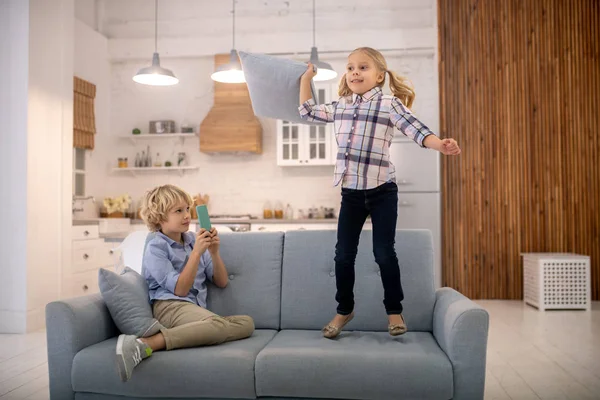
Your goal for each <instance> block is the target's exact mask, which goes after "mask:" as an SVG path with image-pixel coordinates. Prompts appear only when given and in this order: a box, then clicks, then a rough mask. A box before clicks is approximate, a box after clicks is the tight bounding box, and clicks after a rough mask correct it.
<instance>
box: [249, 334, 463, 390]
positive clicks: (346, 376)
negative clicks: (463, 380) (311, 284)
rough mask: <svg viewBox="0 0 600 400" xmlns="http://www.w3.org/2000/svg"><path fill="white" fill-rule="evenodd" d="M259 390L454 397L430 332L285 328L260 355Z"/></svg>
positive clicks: (447, 363) (446, 366) (442, 357)
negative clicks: (334, 332) (326, 333)
mask: <svg viewBox="0 0 600 400" xmlns="http://www.w3.org/2000/svg"><path fill="white" fill-rule="evenodd" d="M255 373H256V394H257V395H258V396H281V397H286V396H289V397H319V398H332V399H333V398H343V399H450V398H452V394H453V382H452V365H451V364H450V361H449V360H448V358H447V357H446V354H445V353H444V352H443V351H442V350H441V349H440V347H439V346H438V344H437V342H436V341H435V338H434V337H433V336H432V334H431V333H429V332H408V333H406V334H405V335H403V336H400V337H397V338H391V337H390V336H389V335H388V334H387V333H381V332H343V333H342V334H341V335H340V336H339V337H338V338H337V339H336V340H329V339H325V338H323V337H322V336H321V333H320V332H318V331H294V330H286V331H281V332H279V333H278V334H277V336H275V338H274V339H273V340H272V341H271V342H270V343H269V344H268V345H267V346H266V347H265V348H264V349H263V350H262V351H261V352H260V353H259V354H258V357H257V359H256V372H255Z"/></svg>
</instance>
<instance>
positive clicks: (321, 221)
mask: <svg viewBox="0 0 600 400" xmlns="http://www.w3.org/2000/svg"><path fill="white" fill-rule="evenodd" d="M337 221H338V220H337V218H323V219H316V218H313V219H275V218H272V219H258V218H256V219H226V218H211V219H210V222H212V223H213V224H215V225H219V224H232V225H233V224H337ZM131 223H132V224H133V225H135V224H143V223H144V221H142V220H141V219H132V220H131Z"/></svg>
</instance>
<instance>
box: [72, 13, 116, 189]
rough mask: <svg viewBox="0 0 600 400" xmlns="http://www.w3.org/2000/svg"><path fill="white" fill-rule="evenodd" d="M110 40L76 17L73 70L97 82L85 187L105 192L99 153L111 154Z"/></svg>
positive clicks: (102, 167) (103, 170)
mask: <svg viewBox="0 0 600 400" xmlns="http://www.w3.org/2000/svg"><path fill="white" fill-rule="evenodd" d="M107 45H108V40H107V39H106V37H104V36H103V35H101V34H100V33H98V32H96V31H95V30H93V29H92V28H91V27H89V26H88V25H87V24H85V23H84V22H83V21H80V20H75V53H74V74H75V76H77V77H79V78H81V79H85V80H86V81H89V82H91V83H93V84H95V85H96V98H95V100H94V109H95V113H96V132H97V135H96V140H95V146H96V149H95V150H94V151H87V152H86V169H87V170H88V171H89V175H87V176H86V182H85V184H86V190H87V193H88V194H94V193H102V191H103V189H102V188H103V187H104V186H105V184H106V182H105V181H104V180H102V179H98V178H99V177H101V176H103V175H105V174H106V171H105V168H104V163H103V162H102V161H101V160H99V158H100V155H104V156H105V157H108V156H109V154H110V151H111V149H110V148H106V140H104V139H105V138H106V136H107V135H108V134H109V133H110V87H111V77H110V71H111V66H110V62H109V60H108V51H107Z"/></svg>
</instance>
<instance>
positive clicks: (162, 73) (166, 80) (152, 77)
mask: <svg viewBox="0 0 600 400" xmlns="http://www.w3.org/2000/svg"><path fill="white" fill-rule="evenodd" d="M157 44H158V0H155V1H154V54H153V55H152V66H150V67H146V68H142V69H140V70H139V71H138V73H137V74H135V76H134V77H133V80H134V81H135V82H137V83H141V84H143V85H150V86H171V85H176V84H177V83H179V79H177V77H176V76H175V74H174V73H173V71H171V70H170V69H166V68H163V67H161V66H160V58H159V56H158V50H157Z"/></svg>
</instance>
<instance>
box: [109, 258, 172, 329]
mask: <svg viewBox="0 0 600 400" xmlns="http://www.w3.org/2000/svg"><path fill="white" fill-rule="evenodd" d="M98 286H99V287H100V292H101V293H102V298H103V299H104V302H105V303H106V306H107V307H108V311H109V312H110V315H111V317H112V319H113V321H114V322H115V325H117V328H119V330H120V331H121V333H124V334H126V335H135V336H137V337H149V336H152V335H155V334H157V333H158V332H159V331H160V329H161V328H163V326H162V325H161V324H160V323H159V322H158V321H157V320H156V319H155V318H154V317H153V316H152V308H151V307H150V301H149V297H148V284H147V283H146V280H145V279H144V277H143V276H141V275H140V274H138V273H137V272H135V271H134V270H132V269H131V268H129V267H125V269H124V270H123V272H122V273H121V274H120V275H119V274H116V273H114V272H112V271H109V270H106V269H104V268H100V270H99V271H98Z"/></svg>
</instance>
